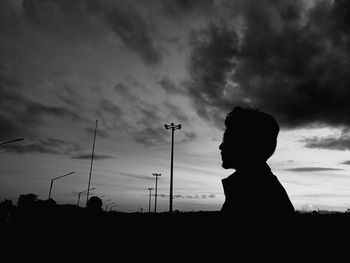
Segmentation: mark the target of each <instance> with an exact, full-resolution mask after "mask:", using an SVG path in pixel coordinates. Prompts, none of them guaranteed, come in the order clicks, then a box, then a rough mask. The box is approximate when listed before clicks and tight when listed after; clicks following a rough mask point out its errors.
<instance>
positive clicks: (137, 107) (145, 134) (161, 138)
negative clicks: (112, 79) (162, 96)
mask: <svg viewBox="0 0 350 263" xmlns="http://www.w3.org/2000/svg"><path fill="white" fill-rule="evenodd" d="M137 85H140V83H138V84H137ZM114 90H115V91H116V92H117V93H118V95H119V96H120V97H121V98H125V101H132V105H133V106H132V112H133V117H132V118H133V120H132V122H133V123H130V121H129V122H127V121H126V119H127V117H125V120H121V122H122V124H121V125H123V127H124V128H125V129H126V130H127V132H128V135H129V136H131V138H132V139H133V140H134V141H135V142H136V143H138V144H140V145H141V146H144V147H152V146H159V145H162V144H165V143H168V141H169V132H168V131H167V130H165V128H164V123H163V122H164V120H173V121H174V122H178V121H180V122H181V124H182V125H184V124H186V123H188V122H189V119H188V117H187V116H186V114H185V113H184V111H183V110H182V109H181V108H180V107H178V106H176V105H173V104H171V103H170V102H163V103H162V104H161V105H156V104H151V103H149V102H147V101H145V100H143V99H142V98H140V95H138V94H137V95H136V94H134V93H133V90H134V87H132V86H129V85H126V84H123V83H118V84H117V85H115V86H114ZM170 122H171V121H170ZM183 136H184V138H183V139H182V141H184V140H185V141H189V140H192V139H194V138H195V137H196V135H195V134H194V133H191V132H186V133H184V135H183Z"/></svg>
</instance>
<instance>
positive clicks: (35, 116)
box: [0, 65, 81, 138]
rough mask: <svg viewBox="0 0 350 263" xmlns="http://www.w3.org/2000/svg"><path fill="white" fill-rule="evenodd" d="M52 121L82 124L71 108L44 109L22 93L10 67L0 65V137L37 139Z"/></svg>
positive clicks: (39, 103)
mask: <svg viewBox="0 0 350 263" xmlns="http://www.w3.org/2000/svg"><path fill="white" fill-rule="evenodd" d="M14 105H15V106H14ZM52 117H55V118H57V119H60V120H68V121H74V122H76V121H80V120H81V117H80V116H79V115H78V114H76V113H75V112H74V111H72V110H70V109H69V108H66V107H62V106H50V105H45V104H44V103H41V102H38V101H34V100H33V99H31V98H30V97H29V96H27V95H26V94H25V93H24V92H23V87H22V83H20V82H19V81H17V80H16V76H15V72H14V71H13V70H12V69H11V68H10V67H9V66H7V65H0V126H1V130H2V132H1V137H2V138H8V137H16V136H20V137H36V136H37V134H38V129H39V128H42V127H43V126H45V123H46V121H47V120H49V119H50V120H51V119H52Z"/></svg>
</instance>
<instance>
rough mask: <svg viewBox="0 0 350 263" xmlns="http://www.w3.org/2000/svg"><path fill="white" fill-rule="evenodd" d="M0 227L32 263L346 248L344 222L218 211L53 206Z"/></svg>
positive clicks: (336, 217) (4, 219)
mask: <svg viewBox="0 0 350 263" xmlns="http://www.w3.org/2000/svg"><path fill="white" fill-rule="evenodd" d="M0 227H1V228H0V234H1V239H2V241H5V244H6V245H8V247H9V248H11V249H14V248H15V249H16V250H19V251H27V252H26V253H27V254H28V255H32V256H33V255H34V256H35V255H36V256H39V255H40V256H39V257H43V255H44V254H43V253H44V252H45V253H49V254H50V255H51V256H50V259H52V260H53V259H55V257H56V256H59V255H68V252H69V253H70V255H75V256H77V255H81V256H86V255H91V257H92V256H93V255H100V256H108V255H112V254H113V255H123V254H127V255H130V256H132V257H135V258H138V257H146V255H148V254H149V255H153V256H155V255H158V254H159V253H160V252H166V251H167V252H169V253H171V256H169V258H168V259H169V260H170V261H173V258H176V257H177V256H179V255H181V254H188V253H191V254H192V256H193V255H195V256H198V257H201V258H204V259H206V258H207V256H206V255H208V257H209V256H210V255H211V256H215V255H216V256H218V257H219V256H224V255H225V258H227V256H230V255H231V256H233V257H234V258H236V257H237V256H238V255H239V254H242V253H243V251H245V250H246V249H248V250H249V251H250V253H247V254H246V253H244V256H245V257H251V256H252V257H255V256H258V255H260V256H262V255H266V253H267V255H270V256H272V255H277V254H276V253H277V252H279V253H287V254H286V255H288V256H287V257H290V256H296V255H300V253H302V254H303V253H307V254H309V256H310V255H314V254H316V255H318V256H319V255H322V254H323V253H327V252H329V251H332V250H331V249H332V248H336V250H337V252H335V253H334V254H333V256H335V255H339V253H340V254H341V253H343V252H344V253H345V252H346V251H349V250H348V249H346V248H343V247H347V246H348V244H349V242H348V241H347V237H349V236H350V235H349V233H350V230H349V229H350V214H346V213H335V214H318V213H315V212H314V213H306V214H301V213H297V214H296V215H295V216H293V217H289V218H261V217H259V215H256V216H254V217H250V218H246V217H244V216H240V217H227V216H224V215H222V214H221V213H220V212H219V211H214V212H209V211H199V212H177V213H173V214H169V213H157V214H154V213H121V212H116V211H111V212H105V211H99V212H96V211H89V210H87V209H85V208H80V207H77V206H75V205H54V206H48V207H31V208H26V209H25V208H22V209H19V208H16V207H13V208H12V211H11V212H9V213H7V214H6V215H4V213H2V216H1V225H0ZM2 247H3V248H4V246H2ZM344 249H346V250H344ZM3 251H5V250H3ZM43 251H44V252H43ZM258 251H259V252H258ZM72 253H73V254H72ZM111 253H112V254H111ZM232 253H233V254H232ZM260 253H263V254H260ZM270 253H271V254H270ZM320 253H321V254H320ZM12 255H15V254H12ZM19 255H22V254H19ZM260 256H259V257H260ZM44 258H45V257H44ZM278 261H281V262H284V260H278ZM2 262H5V261H2ZM123 262H124V261H123ZM127 262H128V261H127Z"/></svg>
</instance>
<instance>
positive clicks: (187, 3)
mask: <svg viewBox="0 0 350 263" xmlns="http://www.w3.org/2000/svg"><path fill="white" fill-rule="evenodd" d="M160 2H161V4H162V7H163V10H164V11H165V13H166V14H167V15H169V16H171V17H182V16H188V15H191V14H192V15H208V14H210V13H211V12H212V10H213V7H214V0H201V1H198V0H165V1H164V0H162V1H160Z"/></svg>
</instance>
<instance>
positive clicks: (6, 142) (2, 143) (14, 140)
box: [0, 138, 24, 146]
mask: <svg viewBox="0 0 350 263" xmlns="http://www.w3.org/2000/svg"><path fill="white" fill-rule="evenodd" d="M23 140H24V138H17V139H12V140H8V141H5V142H1V143H0V146H1V145H4V144H8V143H13V142H18V141H23Z"/></svg>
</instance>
